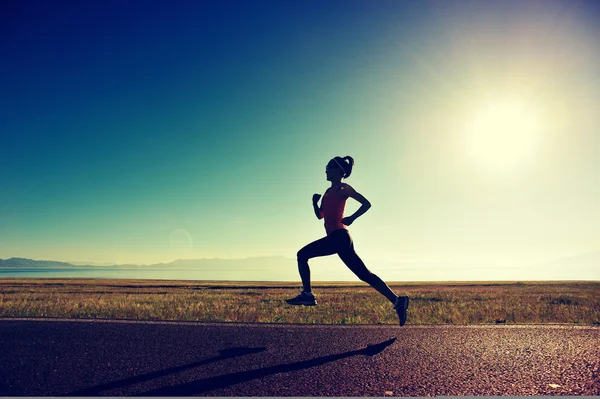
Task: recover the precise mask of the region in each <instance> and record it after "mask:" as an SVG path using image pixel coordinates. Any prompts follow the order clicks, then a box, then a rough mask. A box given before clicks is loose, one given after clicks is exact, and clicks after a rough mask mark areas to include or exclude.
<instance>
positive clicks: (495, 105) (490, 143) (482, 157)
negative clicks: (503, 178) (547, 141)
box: [464, 99, 542, 173]
mask: <svg viewBox="0 0 600 399" xmlns="http://www.w3.org/2000/svg"><path fill="white" fill-rule="evenodd" d="M541 132H542V126H541V121H540V117H539V115H538V113H537V112H536V109H535V106H534V105H533V104H530V103H527V102H524V101H519V100H514V99H507V100H499V101H494V102H492V103H488V104H484V105H481V106H479V107H478V108H476V109H475V110H474V112H473V113H472V115H470V117H468V118H467V121H466V126H465V129H464V145H465V147H464V148H465V155H466V157H467V159H469V160H470V161H472V162H474V164H475V166H477V167H481V168H485V170H486V171H488V172H494V173H508V172H512V171H518V170H522V168H523V167H525V166H526V165H527V164H529V163H531V162H532V161H533V160H534V159H535V157H536V151H537V147H538V145H539V143H540V134H541Z"/></svg>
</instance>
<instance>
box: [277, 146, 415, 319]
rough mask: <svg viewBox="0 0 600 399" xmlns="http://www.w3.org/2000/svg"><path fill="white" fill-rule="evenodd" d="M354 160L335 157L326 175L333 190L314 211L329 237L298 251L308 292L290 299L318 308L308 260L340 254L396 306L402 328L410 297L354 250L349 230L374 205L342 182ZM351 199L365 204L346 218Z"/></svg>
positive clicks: (316, 205) (299, 269) (292, 302)
mask: <svg viewBox="0 0 600 399" xmlns="http://www.w3.org/2000/svg"><path fill="white" fill-rule="evenodd" d="M353 166H354V159H352V157H349V156H347V157H344V158H341V157H335V158H333V159H332V160H331V161H329V163H328V164H327V166H326V168H325V174H326V175H327V180H329V181H330V182H331V187H330V188H328V189H327V191H325V194H324V195H323V200H322V201H321V206H320V207H319V205H318V202H319V199H320V198H321V195H320V194H315V195H313V198H312V201H313V208H314V210H315V215H316V216H317V218H318V219H322V218H324V219H325V231H326V233H327V236H326V237H324V238H321V239H320V240H317V241H314V242H312V243H310V244H308V245H307V246H305V247H304V248H302V249H301V250H300V251H298V271H299V272H300V278H301V279H302V285H303V288H304V290H303V291H302V292H301V293H300V295H298V296H297V297H295V298H291V299H288V300H286V302H287V303H289V304H291V305H308V306H312V305H316V304H317V301H316V300H315V296H314V295H313V293H312V290H311V286H310V269H309V267H308V260H309V259H311V258H316V257H319V256H327V255H333V254H338V256H339V257H340V259H342V261H343V262H344V263H345V264H346V266H348V268H349V269H350V270H352V272H354V274H356V275H357V276H358V278H359V279H361V280H362V281H364V282H366V283H368V284H370V285H371V287H373V288H375V289H376V290H377V291H379V292H380V293H381V294H382V295H383V296H385V297H386V298H387V299H388V300H389V301H390V302H391V303H392V304H394V309H396V313H397V314H398V318H399V319H400V325H401V326H403V325H404V323H405V322H406V310H407V308H408V296H397V295H396V294H395V293H394V292H393V291H392V290H391V289H390V287H388V286H387V284H386V283H385V282H383V280H381V279H380V278H379V277H377V276H376V275H375V274H373V273H371V272H370V271H369V269H367V267H366V266H365V264H364V263H363V261H362V260H361V259H360V258H359V257H358V255H357V254H356V252H355V251H354V244H353V243H352V237H351V236H350V233H349V232H348V229H346V226H350V225H351V224H352V223H353V222H354V221H355V220H356V218H358V217H359V216H361V215H362V214H363V213H365V212H366V211H367V210H368V209H369V208H370V207H371V203H370V202H369V201H368V200H367V199H366V198H365V197H363V196H362V195H361V194H359V193H358V192H357V191H356V190H354V189H353V188H352V187H351V186H350V185H348V184H346V183H342V179H343V178H347V177H348V176H350V173H352V167H353ZM348 198H354V199H355V200H357V201H358V202H360V203H361V204H362V205H361V207H360V208H359V209H358V210H357V211H356V212H355V213H354V214H353V215H352V216H348V217H344V207H345V205H346V200H347V199H348Z"/></svg>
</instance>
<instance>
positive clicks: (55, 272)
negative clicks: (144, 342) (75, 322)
mask: <svg viewBox="0 0 600 399" xmlns="http://www.w3.org/2000/svg"><path fill="white" fill-rule="evenodd" d="M268 277H270V278H266V276H265V273H264V272H263V271H262V270H243V271H240V270H219V271H214V270H179V269H175V270H174V269H140V268H110V267H102V268H100V267H69V268H54V267H52V268H50V267H48V268H9V267H5V268H0V278H83V279H86V278H105V279H140V280H235V281H265V280H272V279H274V278H275V279H277V280H278V281H296V280H299V277H296V276H289V275H288V276H268Z"/></svg>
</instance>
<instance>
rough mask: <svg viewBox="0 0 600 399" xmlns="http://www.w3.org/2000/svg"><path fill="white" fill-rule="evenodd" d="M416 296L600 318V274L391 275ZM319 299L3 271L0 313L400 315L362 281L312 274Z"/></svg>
mask: <svg viewBox="0 0 600 399" xmlns="http://www.w3.org/2000/svg"><path fill="white" fill-rule="evenodd" d="M390 287H391V288H392V289H393V290H394V291H395V292H396V293H398V294H404V295H409V296H410V298H411V303H410V308H409V318H408V322H407V324H498V323H506V324H528V323H570V324H582V325H600V282H525V283H522V282H475V283H474V282H470V283H455V282H451V283H397V284H395V283H391V284H390ZM313 291H314V292H315V295H317V300H318V302H319V305H318V306H315V307H294V306H290V305H287V304H286V303H285V302H284V300H285V299H286V298H289V297H292V296H295V295H296V294H297V293H298V292H299V285H298V283H254V282H239V283H234V282H199V281H155V280H95V279H89V280H78V279H0V317H65V318H111V319H112V318H114V319H139V320H194V321H223V322H260V323H267V322H268V323H305V324H397V322H398V320H397V317H396V314H395V312H394V311H393V309H392V306H391V304H390V303H389V302H387V300H386V299H385V298H383V297H382V296H381V295H379V294H378V293H377V292H376V291H375V290H373V289H372V288H371V287H369V286H367V285H364V284H362V283H315V284H314V285H313Z"/></svg>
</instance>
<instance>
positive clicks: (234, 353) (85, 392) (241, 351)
mask: <svg viewBox="0 0 600 399" xmlns="http://www.w3.org/2000/svg"><path fill="white" fill-rule="evenodd" d="M266 349H267V348H246V347H239V348H227V349H221V350H220V351H219V356H215V357H211V358H209V359H205V360H202V361H199V362H194V363H190V364H186V365H183V366H177V367H173V368H170V369H165V370H160V371H155V372H152V373H147V374H142V375H138V376H135V377H130V378H125V379H123V380H119V381H113V382H109V383H107V384H102V385H98V386H95V387H91V388H85V389H81V390H78V391H74V392H70V393H67V394H65V395H62V396H94V395H98V394H99V393H100V392H102V391H106V390H109V389H115V388H122V387H126V386H128V385H133V384H137V383H140V382H144V381H148V380H152V379H155V378H159V377H163V376H165V375H169V374H173V373H178V372H180V371H184V370H188V369H192V368H194V367H199V366H204V365H205V364H209V363H214V362H218V361H221V360H225V359H230V358H233V357H238V356H244V355H251V354H253V353H259V352H263V351H265V350H266Z"/></svg>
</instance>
